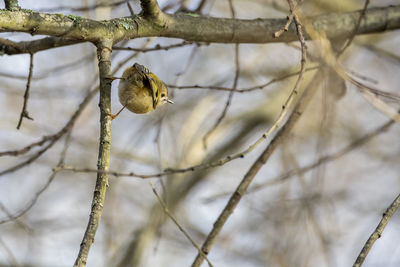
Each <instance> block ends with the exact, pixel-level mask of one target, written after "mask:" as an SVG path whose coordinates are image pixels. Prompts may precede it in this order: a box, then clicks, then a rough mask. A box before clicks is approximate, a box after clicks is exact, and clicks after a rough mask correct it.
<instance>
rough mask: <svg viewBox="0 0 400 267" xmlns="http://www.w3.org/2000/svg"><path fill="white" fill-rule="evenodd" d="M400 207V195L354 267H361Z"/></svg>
mask: <svg viewBox="0 0 400 267" xmlns="http://www.w3.org/2000/svg"><path fill="white" fill-rule="evenodd" d="M399 206H400V195H398V196H397V197H396V198H395V200H394V201H393V202H392V204H390V206H389V207H388V208H387V210H386V211H385V213H383V215H382V220H381V221H380V222H379V224H378V226H377V227H376V229H375V231H374V232H373V233H372V234H371V236H370V237H369V238H368V240H367V242H366V243H365V245H364V247H363V248H362V250H361V252H360V254H359V255H358V257H357V259H356V262H355V263H354V265H353V267H360V266H361V265H362V264H363V262H364V260H365V258H366V257H367V255H368V252H369V250H370V249H371V248H372V246H373V245H374V243H375V241H376V240H378V239H379V238H380V237H381V235H382V233H383V230H384V229H385V227H386V225H387V224H388V222H389V220H390V218H391V217H392V216H393V214H394V213H395V212H396V210H397V208H398V207H399Z"/></svg>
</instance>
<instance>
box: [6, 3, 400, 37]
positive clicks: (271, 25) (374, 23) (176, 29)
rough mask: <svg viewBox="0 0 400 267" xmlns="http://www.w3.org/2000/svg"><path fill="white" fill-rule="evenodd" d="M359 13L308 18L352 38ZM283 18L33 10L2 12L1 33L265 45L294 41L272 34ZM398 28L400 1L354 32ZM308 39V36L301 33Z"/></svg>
mask: <svg viewBox="0 0 400 267" xmlns="http://www.w3.org/2000/svg"><path fill="white" fill-rule="evenodd" d="M361 13H362V11H361V10H359V11H353V12H346V13H330V14H325V15H319V16H315V17H310V18H309V20H310V21H311V22H312V24H313V26H314V27H315V29H316V30H317V31H324V32H325V34H326V36H327V37H328V38H335V37H338V36H351V34H353V33H354V29H355V27H356V25H357V21H358V18H359V17H360V15H361ZM285 24H286V18H282V19H254V20H245V19H228V18H215V17H204V16H197V15H193V14H188V13H180V14H174V15H170V14H165V13H162V12H161V13H160V17H158V18H157V19H156V20H154V19H150V18H147V17H145V16H144V15H143V14H141V15H138V16H135V17H124V18H116V19H112V20H109V21H96V20H91V19H85V18H81V17H78V16H74V15H68V16H65V15H63V14H46V13H37V12H33V11H30V10H19V11H8V10H0V32H14V31H17V32H27V33H31V34H44V35H49V36H53V37H62V38H63V39H73V40H76V41H80V42H82V41H90V42H98V41H99V40H101V39H104V38H109V39H112V40H113V42H114V43H116V42H119V41H121V40H123V39H132V38H138V37H151V36H159V37H171V38H180V39H184V40H187V41H194V42H217V43H269V42H291V41H296V40H297V36H296V29H295V25H291V26H290V27H289V29H288V31H287V32H286V33H285V34H283V35H282V36H280V37H279V38H274V37H273V33H275V32H276V31H277V30H279V29H281V28H282V27H284V26H285ZM399 28H400V5H397V6H388V7H383V8H371V9H368V10H367V11H366V13H365V18H364V19H363V21H362V22H361V25H360V27H359V29H358V32H357V33H358V34H365V33H375V32H382V31H386V30H395V29H399ZM305 38H306V39H309V36H305Z"/></svg>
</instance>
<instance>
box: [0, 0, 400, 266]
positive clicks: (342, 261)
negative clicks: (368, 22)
mask: <svg viewBox="0 0 400 267" xmlns="http://www.w3.org/2000/svg"><path fill="white" fill-rule="evenodd" d="M158 2H159V4H160V6H161V8H164V9H165V10H166V12H169V13H173V12H176V11H177V10H179V9H182V8H183V9H184V10H195V9H197V8H198V7H199V3H200V2H201V1H198V0H197V1H196V0H192V1H190V0H186V1H184V0H180V1H179V0H176V1H161V0H160V1H158ZM232 2H233V4H234V8H235V11H236V17H237V18H247V19H254V18H284V17H286V16H287V14H288V11H287V10H288V7H287V4H286V1H268V0H257V1H247V0H233V1H232ZM100 3H104V4H105V5H106V7H104V6H103V7H99V8H93V7H94V6H95V5H96V4H100ZM113 3H116V4H113ZM204 3H205V4H204V5H202V6H201V10H199V11H201V13H202V14H204V15H210V16H218V17H231V11H230V8H229V1H215V0H209V1H204ZM19 4H20V6H21V7H23V8H26V9H33V10H35V11H41V12H50V13H63V14H74V15H78V16H82V17H87V18H91V19H97V20H102V19H110V18H117V17H123V16H129V15H130V12H129V9H128V8H127V5H126V4H125V3H118V2H113V1H89V0H82V1H68V2H66V3H61V2H59V1H48V0H42V1H33V0H26V1H23V0H20V1H19ZM109 4H111V5H110V6H107V5H109ZM131 4H132V6H133V9H134V11H135V13H138V12H140V6H139V3H138V1H133V2H132V1H131ZM391 4H393V5H394V4H399V2H398V1H371V3H370V7H376V6H388V5H391ZM67 5H68V6H67ZM363 5H364V1H356V0H354V1H344V0H343V1H328V0H310V1H306V2H304V3H303V5H302V10H303V12H304V13H306V14H307V15H316V14H321V13H328V12H346V11H353V10H359V9H362V7H363ZM81 7H83V8H81ZM84 7H88V8H84ZM42 37H43V36H33V37H32V36H30V35H29V34H23V33H0V38H7V39H10V40H14V41H21V40H32V39H39V38H42ZM399 42H400V35H399V34H398V31H392V32H385V33H379V34H370V35H363V36H357V37H356V38H355V39H354V41H353V43H352V45H351V46H350V47H349V48H348V49H347V50H346V52H345V53H344V55H343V56H342V57H341V61H340V62H341V63H342V65H343V67H344V68H345V69H346V70H347V71H348V72H352V73H353V74H354V77H357V79H358V80H360V81H362V82H363V83H365V84H368V85H369V86H372V87H374V88H379V89H380V90H383V91H386V92H391V93H394V94H396V93H398V85H399V84H400V76H399V75H396V74H397V73H399V71H400V65H399V63H400V51H399V48H398V47H399V46H398V44H399ZM181 43H182V40H177V39H168V38H143V39H137V40H130V41H128V42H121V43H119V44H117V45H116V46H118V47H134V48H140V49H147V48H154V47H157V46H158V45H159V46H161V47H164V46H169V45H173V44H181ZM299 47H300V44H299V42H293V43H290V44H284V43H276V44H240V45H239V66H240V75H239V79H238V85H237V88H238V89H243V88H249V87H253V86H258V85H262V84H265V83H267V82H269V81H271V80H272V79H277V78H280V77H283V76H286V75H287V74H290V73H295V72H297V71H298V70H299V67H300V57H301V53H300V50H299V49H298V48H299ZM315 49H316V48H315V47H313V45H311V43H310V44H309V52H310V53H311V54H312V53H317V52H318V51H315ZM0 60H1V64H0V77H1V79H0V87H1V90H0V94H1V96H0V103H1V107H0V118H1V124H0V152H4V151H9V150H19V149H21V148H24V147H25V146H27V145H29V144H31V143H34V142H38V141H40V140H42V138H43V137H46V136H51V137H52V138H53V139H51V140H55V139H56V138H54V135H57V133H59V132H60V130H61V129H63V128H64V127H65V125H67V123H68V121H69V120H70V119H71V116H72V115H73V114H74V113H75V112H76V111H77V110H79V116H78V117H77V119H76V121H75V123H74V125H73V128H72V129H71V131H65V133H64V132H63V133H62V134H60V135H59V136H57V139H56V140H55V141H54V142H53V143H54V144H52V141H48V142H45V143H44V144H43V145H42V146H35V147H34V148H32V149H31V150H30V151H28V152H27V153H20V154H18V155H17V156H10V155H5V156H2V157H0V173H1V176H0V266H60V267H61V266H71V265H72V264H73V262H74V260H75V258H76V255H77V253H78V250H79V244H80V242H81V240H82V237H83V234H84V231H85V229H86V225H87V221H88V216H89V212H90V205H91V200H92V196H93V190H94V183H95V179H96V175H95V174H94V173H80V172H70V171H60V172H56V173H55V172H53V168H55V167H56V166H57V165H58V164H59V162H60V159H61V160H63V161H64V164H65V165H68V166H73V167H74V168H79V169H80V168H91V169H95V168H96V163H97V154H98V140H99V108H98V93H93V92H95V91H93V90H94V89H95V88H96V87H97V86H98V76H97V75H98V73H97V59H96V54H95V48H94V46H93V45H91V44H77V45H73V46H66V47H62V48H56V49H51V50H47V51H42V52H39V53H36V54H35V55H34V61H33V65H34V66H33V77H32V82H31V89H30V98H29V102H28V111H29V114H30V116H31V117H33V118H34V120H32V121H31V120H27V119H25V120H24V121H23V123H22V126H21V129H20V130H16V126H17V123H18V119H19V116H20V113H21V110H22V105H23V94H24V91H25V86H26V79H27V76H28V70H29V55H26V54H24V55H14V56H7V55H2V56H1V57H0ZM135 62H138V63H140V64H143V65H145V66H147V67H148V68H149V69H150V70H151V71H152V72H154V73H155V74H157V76H159V77H160V78H161V79H162V80H163V81H164V82H165V83H166V84H168V85H170V91H169V93H170V98H172V99H173V101H174V102H175V104H174V105H164V106H162V107H160V108H158V109H157V110H156V111H154V112H151V113H150V114H146V115H138V114H133V113H131V112H129V111H127V110H125V111H123V112H122V113H121V114H120V115H119V116H118V118H117V119H115V120H114V121H113V125H112V149H111V162H110V169H111V170H113V171H118V172H131V171H134V172H137V173H141V174H152V173H159V172H161V171H162V170H164V169H165V168H183V167H189V166H192V165H196V164H199V163H203V162H213V161H216V160H218V159H220V158H223V157H225V156H227V155H230V154H234V153H237V152H240V151H243V150H244V149H246V148H247V147H248V146H249V145H251V144H252V143H253V142H255V141H256V140H257V139H258V138H259V137H260V136H261V135H262V134H263V133H264V132H265V131H266V130H267V129H268V128H269V127H270V126H271V125H272V123H273V122H274V120H275V119H276V118H277V116H278V114H279V112H280V110H281V107H282V104H283V103H284V101H285V100H286V98H287V97H288V95H289V93H290V91H291V89H292V88H293V86H294V82H295V81H296V77H297V76H292V77H290V78H287V79H283V80H281V81H279V82H276V83H273V84H271V85H269V86H268V87H263V88H262V89H259V90H253V91H250V92H242V93H234V94H233V96H232V101H231V104H230V106H229V109H228V111H227V113H226V116H225V117H224V119H223V120H222V122H221V123H220V125H219V126H218V127H217V128H216V129H215V130H214V131H212V132H211V133H209V131H210V129H212V127H213V125H214V124H215V123H216V121H217V120H218V117H220V115H221V113H222V111H223V109H224V107H225V104H226V101H227V99H228V95H229V92H228V91H221V90H212V89H210V88H209V87H207V86H220V87H227V88H230V87H232V85H233V83H234V77H235V71H236V65H235V45H233V44H204V43H199V44H185V45H182V46H179V47H176V48H170V49H168V50H166V49H161V50H156V51H148V52H145V53H144V52H137V51H125V50H118V49H117V48H116V49H114V51H113V54H112V67H113V69H114V70H116V76H119V75H121V74H122V72H123V70H124V69H125V68H126V67H128V66H131V65H133V63H135ZM318 64H319V62H312V61H311V60H309V61H308V63H307V66H308V67H312V66H317V65H318ZM315 73H316V70H313V71H307V73H306V76H305V79H304V81H303V83H302V86H303V87H305V86H318V90H317V94H316V95H315V96H314V97H313V99H312V102H311V103H310V104H309V106H308V109H307V110H306V112H305V113H304V114H303V115H302V117H301V119H300V121H299V122H298V123H297V124H296V126H295V128H294V130H293V131H292V133H291V135H290V138H288V139H286V141H285V142H284V143H283V144H282V145H280V146H279V147H278V149H277V150H276V151H275V153H274V154H273V156H272V157H271V158H270V160H269V161H268V162H267V164H266V165H265V166H264V167H263V168H262V169H261V171H260V172H259V173H258V174H257V176H256V178H255V180H254V181H253V183H252V185H251V186H250V188H249V190H248V193H247V194H246V195H245V196H244V197H243V198H242V201H241V202H240V203H239V205H238V207H237V208H236V209H235V212H234V214H233V215H232V216H231V217H230V219H229V220H228V222H227V224H226V225H225V227H224V228H223V230H222V232H221V233H220V235H219V237H218V238H217V240H216V242H215V245H214V247H213V248H212V250H211V252H210V254H209V259H210V261H211V262H212V263H213V264H214V266H220V267H223V266H250V267H252V266H254V267H256V266H350V265H351V264H353V262H354V261H355V259H356V257H357V255H358V253H359V252H360V250H361V248H362V246H363V245H364V243H365V241H366V240H367V238H368V237H369V235H370V234H371V233H372V231H373V230H374V229H375V227H376V225H377V224H378V222H379V220H380V219H381V216H382V213H383V212H384V211H385V210H386V208H387V207H388V206H389V205H390V203H391V202H392V201H393V199H394V198H395V197H396V196H397V195H398V194H399V189H400V179H399V171H400V169H399V166H400V165H399V151H400V142H399V141H398V136H399V135H400V127H399V126H398V125H397V124H390V125H389V126H388V127H386V128H384V129H382V130H381V131H379V130H378V131H376V129H381V128H382V125H385V123H387V122H388V121H389V118H388V117H387V116H385V115H384V114H382V113H381V112H380V111H378V110H376V109H375V108H374V107H373V106H372V105H371V104H370V103H368V102H367V101H366V100H365V98H363V97H362V96H361V94H360V92H359V90H358V89H357V88H356V87H355V86H354V85H352V84H350V83H347V82H346V83H345V82H343V81H341V80H340V79H339V78H338V77H337V76H336V75H335V74H334V73H333V72H329V71H328V72H326V74H325V75H324V79H323V80H322V81H318V82H316V81H315V79H314V78H315ZM186 85H201V86H203V87H204V88H197V89H196V88H195V89H193V88H192V89H179V88H175V86H186ZM117 87H118V81H116V82H114V83H113V86H112V111H113V113H116V112H117V111H118V110H119V109H120V108H121V104H120V103H119V101H118V93H117V91H118V88H117ZM88 95H89V96H88ZM85 98H86V99H87V100H88V101H86V102H85V104H84V105H81V106H80V103H82V101H84V99H85ZM388 101H390V100H388ZM390 104H391V105H393V106H394V107H396V108H398V102H397V101H395V99H392V101H390ZM380 127H381V128H380ZM208 133H209V134H208ZM206 135H207V136H208V138H207V142H206V146H204V140H203V139H204V136H206ZM368 135H370V136H371V138H367V140H364V139H365V138H366V136H368ZM362 138H364V139H362ZM359 140H364V141H365V142H362V143H361V144H360V143H357V141H359ZM269 141H270V139H268V140H267V141H264V142H263V143H261V144H260V145H259V146H257V148H256V149H255V150H253V151H252V152H251V153H249V154H248V155H246V157H245V158H243V159H237V160H234V161H231V162H229V163H227V164H225V165H223V166H219V167H217V168H211V169H207V170H203V171H195V172H188V173H184V174H174V175H168V176H167V177H164V178H162V179H158V178H154V179H147V180H145V179H140V178H134V177H118V178H116V177H113V176H111V177H110V186H109V188H108V193H107V196H106V202H105V206H104V213H103V216H102V221H101V223H100V226H99V229H98V231H97V234H96V238H95V242H94V245H93V247H92V249H91V251H90V253H89V259H88V263H87V266H98V267H101V266H118V267H123V266H143V267H145V266H190V264H191V263H192V262H193V260H194V258H195V256H196V255H197V251H196V249H195V248H193V247H192V246H191V244H190V243H189V241H188V240H187V239H186V238H185V236H184V235H183V234H182V233H181V232H180V231H179V230H178V228H177V227H176V225H174V224H173V223H172V221H171V220H170V219H169V218H168V217H167V216H166V215H165V213H164V212H163V210H162V209H161V208H160V204H159V202H158V201H157V198H156V196H155V195H154V194H153V192H152V190H151V187H150V185H149V181H150V180H151V181H152V182H153V184H154V186H155V188H156V189H157V191H158V192H159V194H160V195H162V196H163V198H164V200H165V202H166V204H167V206H168V207H169V209H170V210H171V212H172V213H173V214H174V216H175V218H176V219H177V220H178V221H179V223H180V224H181V225H182V226H183V227H184V228H185V229H186V230H187V232H188V233H189V234H190V235H191V237H192V238H193V239H194V240H195V241H196V243H197V244H199V245H201V244H202V242H203V241H204V239H205V237H206V236H207V234H208V233H209V231H210V230H211V228H212V225H213V223H214V221H215V220H216V219H217V217H218V215H219V214H220V212H221V210H222V209H223V207H224V206H225V205H226V203H227V201H228V199H229V197H230V195H231V194H232V193H233V191H234V190H235V188H236V186H237V185H238V183H239V182H240V181H241V179H242V178H243V176H244V174H245V173H246V172H247V171H248V169H249V168H250V166H251V165H252V163H253V162H254V161H255V160H256V158H257V157H258V156H259V154H260V153H261V151H263V150H264V149H265V147H266V146H267V144H268V142H269ZM49 143H50V144H51V145H50V146H49V148H48V149H44V148H45V147H46V146H48V144H49ZM43 149H44V151H43V152H41V150H43ZM63 154H65V155H64V156H63ZM32 158H33V159H34V160H32V162H31V163H29V164H28V163H26V164H25V163H24V162H27V161H28V162H29V161H31V159H32ZM321 159H322V160H321ZM318 162H319V163H320V164H318ZM312 164H314V165H315V166H311V165H312ZM19 165H21V167H16V168H14V166H19ZM307 166H309V168H308V169H306V171H299V170H302V168H304V167H307ZM310 166H311V167H310ZM399 239H400V215H399V214H398V213H397V214H395V215H394V216H393V217H392V219H391V221H390V222H389V224H388V226H387V228H386V229H385V231H384V234H383V236H382V238H381V239H379V240H378V241H377V242H376V244H375V245H374V247H373V248H372V250H371V252H370V254H369V255H368V257H367V259H366V262H365V265H364V266H399V265H400V257H399V252H400V246H399V242H398V240H399ZM203 266H206V263H203Z"/></svg>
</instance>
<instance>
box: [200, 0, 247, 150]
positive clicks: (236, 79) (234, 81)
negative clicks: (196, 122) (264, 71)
mask: <svg viewBox="0 0 400 267" xmlns="http://www.w3.org/2000/svg"><path fill="white" fill-rule="evenodd" d="M228 3H229V9H230V11H231V17H232V18H233V19H235V18H236V12H235V7H234V5H233V3H232V0H228ZM232 27H233V29H232V40H233V39H234V37H235V24H233V26H232ZM239 75H240V64H239V44H235V78H234V79H233V85H232V90H231V91H230V92H229V95H228V98H227V99H226V103H225V107H224V109H223V111H222V113H221V115H220V116H219V117H218V119H217V121H216V122H215V123H214V125H213V126H212V127H211V128H210V129H209V130H208V132H207V133H206V134H205V135H204V137H203V147H204V149H206V148H207V140H208V137H209V136H210V135H211V134H212V133H213V132H214V131H215V130H216V129H217V127H218V126H219V125H220V124H221V122H222V120H223V119H224V118H225V116H226V113H227V112H228V109H229V107H230V105H231V102H232V97H233V94H234V90H236V88H237V85H238V81H239Z"/></svg>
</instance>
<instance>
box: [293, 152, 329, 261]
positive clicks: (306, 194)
mask: <svg viewBox="0 0 400 267" xmlns="http://www.w3.org/2000/svg"><path fill="white" fill-rule="evenodd" d="M287 158H288V161H289V162H290V164H291V165H293V166H294V168H295V169H299V163H298V161H297V159H296V156H295V155H294V154H293V153H291V152H289V155H287ZM297 174H298V177H297V178H298V181H299V184H300V187H301V190H302V195H303V197H301V198H300V201H301V202H302V204H303V206H305V207H306V211H307V213H308V218H310V222H311V227H312V228H313V230H314V233H315V235H316V236H317V237H318V239H319V242H320V245H319V246H318V247H319V248H320V249H321V253H322V255H323V256H324V259H325V263H326V264H327V265H328V266H329V252H328V248H327V244H328V240H327V237H326V236H325V234H324V232H323V230H322V226H321V225H320V223H319V221H318V218H320V217H319V216H316V214H315V211H314V209H315V208H314V206H315V204H314V203H316V201H314V196H313V195H310V193H311V192H310V188H312V187H311V186H310V185H309V184H307V182H306V178H305V177H304V175H303V173H300V172H299V173H297Z"/></svg>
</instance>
